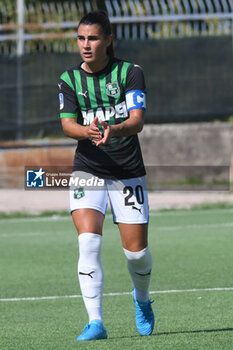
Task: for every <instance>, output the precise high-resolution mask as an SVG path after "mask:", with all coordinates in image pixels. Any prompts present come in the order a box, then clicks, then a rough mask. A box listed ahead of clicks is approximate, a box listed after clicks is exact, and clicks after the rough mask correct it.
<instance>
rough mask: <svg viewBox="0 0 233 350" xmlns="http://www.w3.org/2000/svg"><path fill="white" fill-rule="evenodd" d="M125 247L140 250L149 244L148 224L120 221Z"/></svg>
mask: <svg viewBox="0 0 233 350" xmlns="http://www.w3.org/2000/svg"><path fill="white" fill-rule="evenodd" d="M118 227H119V230H120V234H121V241H122V246H123V248H125V249H127V250H129V251H131V252H139V251H140V250H142V249H144V248H146V247H147V245H148V238H147V237H148V224H125V223H118Z"/></svg>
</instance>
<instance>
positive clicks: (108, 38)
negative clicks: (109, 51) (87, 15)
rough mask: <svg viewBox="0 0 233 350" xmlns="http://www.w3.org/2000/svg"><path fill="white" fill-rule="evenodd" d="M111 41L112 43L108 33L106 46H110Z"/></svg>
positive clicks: (110, 35)
mask: <svg viewBox="0 0 233 350" xmlns="http://www.w3.org/2000/svg"><path fill="white" fill-rule="evenodd" d="M111 43H112V34H109V35H108V36H107V46H110V45H111Z"/></svg>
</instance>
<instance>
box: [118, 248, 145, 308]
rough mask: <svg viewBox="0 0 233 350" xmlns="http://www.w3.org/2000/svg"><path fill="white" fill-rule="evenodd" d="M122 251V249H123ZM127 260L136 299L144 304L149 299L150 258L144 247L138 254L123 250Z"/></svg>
mask: <svg viewBox="0 0 233 350" xmlns="http://www.w3.org/2000/svg"><path fill="white" fill-rule="evenodd" d="M123 249H124V248H123ZM124 253H125V255H126V258H127V260H128V269H129V273H130V275H131V278H132V280H133V283H134V287H135V294H136V299H137V300H138V301H141V302H146V301H147V300H148V299H149V284H150V277H151V269H152V256H151V253H150V251H149V248H148V247H146V248H144V249H143V250H140V251H139V252H131V251H129V250H127V249H124Z"/></svg>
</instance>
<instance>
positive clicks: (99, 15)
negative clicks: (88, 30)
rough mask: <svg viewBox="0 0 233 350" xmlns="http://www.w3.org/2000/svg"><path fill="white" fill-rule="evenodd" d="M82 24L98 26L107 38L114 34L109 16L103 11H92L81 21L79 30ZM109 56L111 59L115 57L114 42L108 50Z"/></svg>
mask: <svg viewBox="0 0 233 350" xmlns="http://www.w3.org/2000/svg"><path fill="white" fill-rule="evenodd" d="M81 24H85V25H91V24H98V25H99V26H100V27H101V29H102V31H103V33H104V34H105V36H108V35H111V34H112V28H111V23H110V20H109V17H108V14H107V13H106V12H105V11H102V10H97V11H92V12H89V13H87V14H86V15H85V16H83V17H82V19H81V20H80V22H79V25H78V28H79V26H80V25H81ZM78 28H77V30H78ZM107 55H108V56H109V57H114V49H113V43H112V42H111V44H110V45H109V46H108V48H107Z"/></svg>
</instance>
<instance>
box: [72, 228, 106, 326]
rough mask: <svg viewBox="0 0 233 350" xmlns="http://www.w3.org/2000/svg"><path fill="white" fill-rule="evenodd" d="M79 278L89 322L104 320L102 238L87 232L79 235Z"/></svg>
mask: <svg viewBox="0 0 233 350" xmlns="http://www.w3.org/2000/svg"><path fill="white" fill-rule="evenodd" d="M78 241H79V261H78V277H79V284H80V289H81V292H82V297H83V301H84V304H85V307H86V310H87V312H88V316H89V322H91V321H92V320H96V319H99V320H102V318H103V317H102V294H103V284H104V273H103V268H102V264H101V256H100V255H101V247H102V236H100V235H98V234H95V233H91V232H85V233H82V234H80V235H79V237H78Z"/></svg>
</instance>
